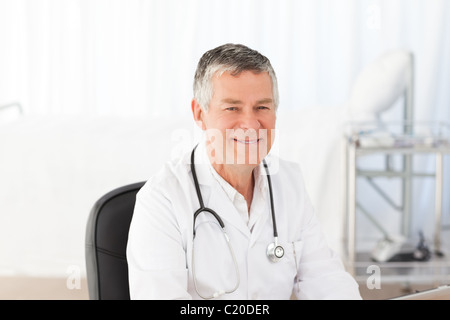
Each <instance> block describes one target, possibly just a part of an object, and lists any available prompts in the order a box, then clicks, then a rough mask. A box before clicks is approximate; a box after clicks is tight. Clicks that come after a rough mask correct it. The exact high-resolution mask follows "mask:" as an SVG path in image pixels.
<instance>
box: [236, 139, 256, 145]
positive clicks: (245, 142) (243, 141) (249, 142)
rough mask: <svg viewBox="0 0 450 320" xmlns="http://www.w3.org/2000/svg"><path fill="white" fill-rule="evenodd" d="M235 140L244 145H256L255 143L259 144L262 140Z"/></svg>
mask: <svg viewBox="0 0 450 320" xmlns="http://www.w3.org/2000/svg"><path fill="white" fill-rule="evenodd" d="M233 140H234V141H236V142H239V143H243V144H255V143H258V142H259V141H261V138H259V139H244V140H240V139H236V138H234V139H233Z"/></svg>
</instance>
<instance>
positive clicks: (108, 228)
mask: <svg viewBox="0 0 450 320" xmlns="http://www.w3.org/2000/svg"><path fill="white" fill-rule="evenodd" d="M144 183H145V182H138V183H133V184H130V185H126V186H123V187H120V188H117V189H114V190H112V191H110V192H108V193H107V194H105V195H104V196H103V197H101V198H100V199H99V200H97V202H96V203H95V204H94V206H93V208H92V210H91V212H90V215H89V219H88V222H87V227H86V242H85V255H86V276H87V283H88V290H89V298H90V299H91V300H129V299H130V293H129V286H128V264H127V259H126V248H127V242H128V230H129V227H130V223H131V218H132V216H133V210H134V204H135V201H136V193H137V192H138V191H139V189H141V187H142V186H143V185H144Z"/></svg>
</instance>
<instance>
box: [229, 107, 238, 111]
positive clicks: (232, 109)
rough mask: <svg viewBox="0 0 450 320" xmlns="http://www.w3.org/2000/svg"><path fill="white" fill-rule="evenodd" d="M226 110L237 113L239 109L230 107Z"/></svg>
mask: <svg viewBox="0 0 450 320" xmlns="http://www.w3.org/2000/svg"><path fill="white" fill-rule="evenodd" d="M226 110H228V111H236V110H237V108H236V107H228V108H226Z"/></svg>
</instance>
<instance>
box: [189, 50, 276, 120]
mask: <svg viewBox="0 0 450 320" xmlns="http://www.w3.org/2000/svg"><path fill="white" fill-rule="evenodd" d="M243 71H252V72H255V73H261V72H268V73H269V76H270V78H271V79H272V93H273V99H274V105H275V109H277V107H278V103H279V95H278V82H277V77H276V75H275V71H274V70H273V68H272V65H271V64H270V61H269V59H267V58H266V57H265V56H263V55H262V54H260V53H259V52H258V51H256V50H253V49H250V48H248V47H246V46H244V45H241V44H231V43H228V44H224V45H222V46H219V47H217V48H215V49H211V50H209V51H207V52H205V53H204V54H203V56H202V57H201V58H200V61H199V62H198V65H197V70H196V71H195V77H194V99H195V100H197V102H198V103H199V104H200V106H201V108H202V109H203V110H204V111H205V112H208V109H209V103H210V101H211V98H212V95H213V86H212V77H213V75H215V74H217V75H218V76H220V75H221V74H223V73H224V72H230V73H231V75H233V76H237V75H239V74H240V73H241V72H243Z"/></svg>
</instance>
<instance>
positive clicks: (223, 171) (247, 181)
mask: <svg viewBox="0 0 450 320" xmlns="http://www.w3.org/2000/svg"><path fill="white" fill-rule="evenodd" d="M212 166H213V168H214V169H215V170H216V172H217V173H218V174H219V175H220V176H221V177H222V178H223V179H224V180H225V181H227V182H228V183H229V184H230V185H231V186H232V187H233V188H234V189H236V191H237V192H239V193H240V194H241V195H242V196H244V198H245V200H246V201H247V208H248V209H249V211H250V205H251V203H252V199H253V188H254V185H255V179H254V177H253V169H254V168H255V167H256V166H254V165H252V166H249V165H232V164H217V163H212Z"/></svg>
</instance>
